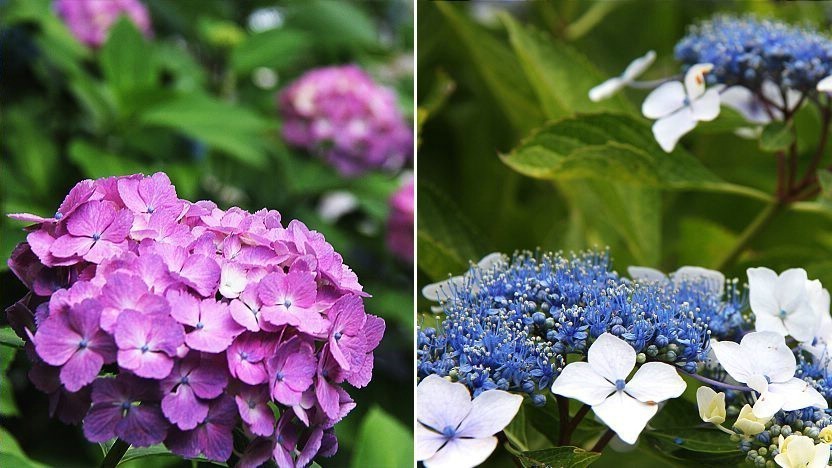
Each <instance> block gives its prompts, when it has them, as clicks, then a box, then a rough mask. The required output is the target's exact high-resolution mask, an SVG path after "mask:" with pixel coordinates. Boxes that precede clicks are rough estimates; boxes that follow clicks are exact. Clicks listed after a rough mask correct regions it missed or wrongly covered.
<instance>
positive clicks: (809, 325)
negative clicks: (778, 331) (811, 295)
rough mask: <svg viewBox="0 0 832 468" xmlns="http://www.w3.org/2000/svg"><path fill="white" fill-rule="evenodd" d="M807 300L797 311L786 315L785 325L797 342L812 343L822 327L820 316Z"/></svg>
mask: <svg viewBox="0 0 832 468" xmlns="http://www.w3.org/2000/svg"><path fill="white" fill-rule="evenodd" d="M806 299H807V300H806V301H804V302H803V303H802V304H801V305H800V306H798V308H797V310H795V311H794V312H792V313H790V314H788V315H786V318H785V319H783V323H784V325H785V326H786V329H787V330H788V331H789V334H790V335H792V336H793V337H794V339H795V340H797V341H801V342H803V341H812V339H813V338H814V337H815V333H816V332H817V331H818V328H819V326H820V314H819V313H817V311H816V310H815V309H814V308H813V307H812V304H811V303H810V302H809V301H808V298H806Z"/></svg>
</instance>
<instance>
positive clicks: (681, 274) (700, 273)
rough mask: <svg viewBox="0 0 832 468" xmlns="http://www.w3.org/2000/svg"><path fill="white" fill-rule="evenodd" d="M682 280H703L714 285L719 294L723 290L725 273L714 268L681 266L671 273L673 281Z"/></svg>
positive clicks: (676, 282)
mask: <svg viewBox="0 0 832 468" xmlns="http://www.w3.org/2000/svg"><path fill="white" fill-rule="evenodd" d="M682 281H704V282H706V283H708V284H710V285H712V286H713V287H714V291H716V292H717V293H718V294H719V295H720V296H722V293H723V291H724V290H725V275H723V274H722V273H721V272H719V271H716V270H710V269H708V268H702V267H698V266H683V267H682V268H679V269H678V270H676V272H675V273H673V283H674V284H677V285H678V284H679V283H681V282H682Z"/></svg>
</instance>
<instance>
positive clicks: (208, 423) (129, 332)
mask: <svg viewBox="0 0 832 468" xmlns="http://www.w3.org/2000/svg"><path fill="white" fill-rule="evenodd" d="M11 217H12V218H14V219H17V220H20V221H23V222H26V223H33V224H31V225H30V226H28V227H27V230H28V235H27V242H24V243H22V244H20V245H18V246H17V247H16V248H15V249H14V251H13V252H12V255H11V258H9V260H8V264H9V267H10V268H11V270H12V271H13V272H14V274H15V275H16V276H17V277H18V278H19V279H20V280H21V282H22V283H23V284H24V285H25V286H26V287H27V288H28V289H29V292H28V293H27V294H26V296H25V297H24V298H23V299H21V300H20V301H18V302H17V303H16V304H15V305H14V306H12V307H10V308H9V309H8V310H7V318H8V320H9V323H10V324H12V328H13V330H14V331H15V332H16V333H17V334H18V336H20V337H21V338H22V339H24V340H27V341H29V343H27V345H26V350H27V354H28V355H29V357H30V359H31V360H32V362H33V367H32V369H31V371H30V373H29V375H30V379H31V380H32V382H33V383H34V385H35V387H36V388H38V389H39V390H41V391H43V392H44V393H47V394H48V395H49V402H50V408H49V413H50V415H54V416H56V417H57V418H59V419H60V420H62V421H64V422H67V423H72V424H78V423H79V422H80V423H83V426H84V434H85V436H86V437H87V439H89V440H90V441H93V442H100V441H104V440H109V439H112V438H114V437H119V438H122V439H124V440H125V441H126V442H128V443H130V444H132V445H136V446H147V445H152V444H158V443H164V444H165V445H166V446H167V447H168V449H170V450H171V451H172V452H174V453H177V454H180V455H183V456H187V457H195V456H198V455H203V456H205V457H206V458H209V459H211V460H217V461H227V460H228V458H229V457H230V455H231V452H232V445H233V444H232V442H233V438H232V432H233V431H234V430H235V428H237V429H239V428H242V429H243V431H242V433H245V434H247V436H248V437H249V438H250V439H251V442H250V444H251V446H250V448H249V449H248V450H246V451H245V454H244V457H243V461H246V460H268V459H269V458H272V459H275V460H276V461H277V462H278V464H281V466H283V465H286V464H287V463H289V464H292V465H293V466H295V465H298V464H301V465H306V464H308V463H309V462H310V461H311V460H312V459H313V458H314V457H323V456H331V455H332V454H333V453H334V451H335V450H336V449H337V442H336V441H335V439H334V434H333V432H332V426H333V425H334V424H336V423H337V421H339V420H340V419H341V418H343V417H344V416H345V415H346V414H347V413H348V412H349V411H350V410H352V409H353V408H354V407H355V403H354V402H353V400H352V398H350V396H349V394H348V393H347V391H346V390H345V389H344V386H346V385H352V386H354V387H362V386H364V385H366V384H367V383H368V382H369V381H370V378H371V374H372V368H373V350H374V349H375V348H376V347H377V346H378V345H379V342H380V341H381V337H382V334H383V332H384V321H383V320H381V319H379V318H377V317H374V316H372V315H367V314H365V313H364V308H363V298H364V297H367V296H368V295H367V294H366V293H364V292H363V290H362V286H361V284H360V283H359V282H358V278H357V276H356V275H355V273H353V271H352V270H351V269H350V268H349V267H348V266H347V265H345V264H344V259H343V258H342V257H341V255H339V254H338V252H336V251H335V249H333V247H332V246H331V245H330V244H329V243H328V242H326V239H325V238H324V236H323V235H322V234H321V233H318V232H315V231H312V230H310V229H308V228H307V227H306V226H305V225H304V224H303V223H301V222H299V221H297V220H292V221H289V222H288V224H287V225H286V226H285V227H284V225H283V224H282V220H281V217H280V214H279V213H277V212H275V211H268V210H261V211H258V212H256V213H254V214H252V213H249V212H247V211H245V210H242V209H240V208H230V209H228V210H221V209H219V208H218V207H217V206H216V205H215V204H214V203H211V202H207V201H201V202H196V203H192V202H189V201H187V200H183V199H180V198H178V196H177V194H176V189H175V187H174V186H173V184H171V182H170V180H169V179H168V177H167V175H165V174H163V173H157V174H154V175H152V176H143V175H141V174H135V175H130V176H124V177H108V178H105V179H98V180H85V181H82V182H80V183H78V184H77V185H76V186H75V187H74V188H73V189H72V190H71V191H70V193H69V194H68V195H67V197H66V198H65V200H64V201H63V203H62V204H61V206H60V207H59V208H58V209H57V211H56V214H55V215H54V216H52V217H42V216H37V215H33V214H27V213H21V214H15V215H12V216H11ZM105 366H106V367H105ZM110 374H115V375H114V376H113V375H110ZM275 406H276V407H277V408H278V410H279V414H280V415H281V417H280V418H279V419H278V420H277V421H276V420H275V413H274V412H273V408H274V407H275ZM262 457H265V458H262ZM246 463H247V462H246ZM241 466H247V465H246V464H245V463H242V464H241Z"/></svg>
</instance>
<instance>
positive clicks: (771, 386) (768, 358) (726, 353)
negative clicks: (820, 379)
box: [711, 331, 828, 418]
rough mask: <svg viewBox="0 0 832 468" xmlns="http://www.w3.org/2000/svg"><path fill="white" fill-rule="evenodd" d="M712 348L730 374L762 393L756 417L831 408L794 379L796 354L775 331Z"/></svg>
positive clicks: (808, 388) (748, 336) (719, 342)
mask: <svg viewBox="0 0 832 468" xmlns="http://www.w3.org/2000/svg"><path fill="white" fill-rule="evenodd" d="M711 349H713V351H714V354H715V355H716V358H717V360H718V361H719V364H720V365H722V367H723V368H724V369H725V372H727V373H728V375H730V376H731V377H733V378H734V379H735V380H736V381H737V382H740V383H744V384H746V385H748V386H749V387H750V388H752V389H754V390H755V391H757V392H758V393H759V394H760V397H759V398H757V402H756V403H754V407H753V411H754V416H756V417H757V418H770V417H771V416H773V415H774V413H776V412H777V411H779V410H781V409H783V410H786V411H793V410H798V409H803V408H807V407H810V406H814V407H816V408H827V407H828V405H827V403H826V399H824V398H823V395H821V394H820V393H819V392H818V391H817V390H816V389H815V388H814V387H812V386H811V385H810V384H809V383H808V382H806V381H804V380H801V379H799V378H796V377H795V376H794V374H795V371H796V370H797V362H796V360H795V357H794V354H792V351H791V350H790V349H789V347H788V346H786V340H785V338H784V337H783V336H781V335H779V334H777V333H775V332H767V331H766V332H752V333H749V334H747V335H745V336H744V337H743V338H742V340H741V341H740V342H739V343H735V342H733V341H716V340H712V341H711Z"/></svg>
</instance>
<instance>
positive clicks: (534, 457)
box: [518, 447, 601, 468]
mask: <svg viewBox="0 0 832 468" xmlns="http://www.w3.org/2000/svg"><path fill="white" fill-rule="evenodd" d="M600 456H601V454H600V453H598V452H588V451H586V450H584V449H582V448H578V447H555V448H550V449H543V450H531V451H528V452H523V453H522V454H521V455H520V456H519V457H518V459H519V460H520V463H522V464H523V466H524V467H527V468H530V467H539V466H557V467H562V468H585V467H587V466H589V465H591V464H592V462H593V461H595V459H596V458H598V457H600Z"/></svg>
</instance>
